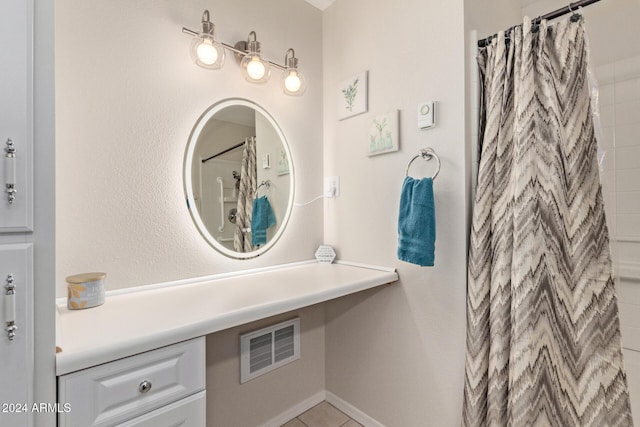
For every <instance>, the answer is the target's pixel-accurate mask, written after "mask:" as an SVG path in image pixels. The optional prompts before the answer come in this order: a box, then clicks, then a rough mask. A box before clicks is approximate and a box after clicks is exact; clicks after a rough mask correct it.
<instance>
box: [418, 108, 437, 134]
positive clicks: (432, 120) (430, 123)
mask: <svg viewBox="0 0 640 427" xmlns="http://www.w3.org/2000/svg"><path fill="white" fill-rule="evenodd" d="M435 125H436V103H435V102H434V101H428V102H423V103H422V104H420V105H418V129H429V128H432V127H434V126H435Z"/></svg>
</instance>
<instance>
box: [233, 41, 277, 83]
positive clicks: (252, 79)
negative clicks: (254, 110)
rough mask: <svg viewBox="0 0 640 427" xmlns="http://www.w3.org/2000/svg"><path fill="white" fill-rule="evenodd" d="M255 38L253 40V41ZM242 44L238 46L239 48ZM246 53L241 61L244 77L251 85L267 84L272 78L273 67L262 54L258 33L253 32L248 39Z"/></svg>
mask: <svg viewBox="0 0 640 427" xmlns="http://www.w3.org/2000/svg"><path fill="white" fill-rule="evenodd" d="M251 36H253V40H251ZM239 44H240V43H237V44H236V47H239V46H238V45H239ZM245 45H246V48H245V50H246V52H247V54H246V55H244V57H243V58H242V61H240V68H241V69H242V75H243V76H244V78H245V79H246V80H247V81H248V82H249V83H266V82H268V81H269V77H270V76H271V66H270V63H269V61H267V60H266V59H264V58H263V57H262V55H261V54H260V42H259V41H258V39H257V36H256V32H255V31H251V32H250V33H249V38H248V39H247V42H246V43H245Z"/></svg>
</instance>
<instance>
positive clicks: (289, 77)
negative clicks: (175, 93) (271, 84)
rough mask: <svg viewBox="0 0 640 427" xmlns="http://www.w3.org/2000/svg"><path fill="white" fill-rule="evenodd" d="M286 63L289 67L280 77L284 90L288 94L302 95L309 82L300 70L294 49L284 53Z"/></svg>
mask: <svg viewBox="0 0 640 427" xmlns="http://www.w3.org/2000/svg"><path fill="white" fill-rule="evenodd" d="M289 54H291V56H289ZM284 63H285V64H286V66H287V68H286V69H285V71H284V73H282V77H281V78H280V85H281V86H282V90H283V91H284V93H286V94H287V95H292V96H300V95H302V94H303V93H304V91H305V90H307V82H306V79H305V78H304V75H303V74H302V73H301V72H300V71H299V70H298V58H296V53H295V52H294V50H293V49H289V50H287V53H286V54H285V55H284Z"/></svg>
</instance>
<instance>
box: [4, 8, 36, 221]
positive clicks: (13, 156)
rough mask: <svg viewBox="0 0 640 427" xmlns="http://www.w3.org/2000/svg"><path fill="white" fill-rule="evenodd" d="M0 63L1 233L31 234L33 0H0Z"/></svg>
mask: <svg viewBox="0 0 640 427" xmlns="http://www.w3.org/2000/svg"><path fill="white" fill-rule="evenodd" d="M0 64H2V66H1V67H0V159H1V161H0V180H1V183H0V232H25V231H26V232H29V231H33V171H32V168H33V152H32V151H33V2H32V1H3V2H0ZM8 141H11V143H8ZM14 191H15V193H14ZM10 193H13V194H12V195H10Z"/></svg>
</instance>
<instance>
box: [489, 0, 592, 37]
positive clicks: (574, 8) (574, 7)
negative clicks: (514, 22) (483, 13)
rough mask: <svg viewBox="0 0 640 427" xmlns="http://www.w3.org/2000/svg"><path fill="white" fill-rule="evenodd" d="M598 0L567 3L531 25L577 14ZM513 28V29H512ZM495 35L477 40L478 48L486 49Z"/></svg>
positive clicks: (538, 18) (540, 17)
mask: <svg viewBox="0 0 640 427" xmlns="http://www.w3.org/2000/svg"><path fill="white" fill-rule="evenodd" d="M599 1H600V0H578V1H577V2H575V3H569V5H568V6H565V7H561V8H560V9H558V10H554V11H553V12H549V13H547V14H546V15H542V16H538V17H537V18H536V19H534V20H532V22H533V23H536V24H537V23H540V21H542V20H543V19H546V20H550V19H555V18H559V17H561V16H562V15H566V14H567V13H578V9H579V8H581V7H585V6H589V5H590V4H593V3H597V2H599ZM512 28H513V27H512ZM495 36H496V34H494V35H492V36H489V37H487V38H484V39H482V40H478V47H486V46H487V45H488V44H489V42H490V41H491V39H492V38H494V37H495Z"/></svg>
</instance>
